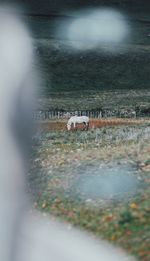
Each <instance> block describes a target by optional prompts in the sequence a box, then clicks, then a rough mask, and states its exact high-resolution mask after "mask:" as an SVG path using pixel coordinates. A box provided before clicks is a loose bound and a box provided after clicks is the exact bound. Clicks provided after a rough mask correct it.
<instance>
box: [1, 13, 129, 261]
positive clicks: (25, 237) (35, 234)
mask: <svg viewBox="0 0 150 261" xmlns="http://www.w3.org/2000/svg"><path fill="white" fill-rule="evenodd" d="M33 56H34V55H33V47H32V41H31V37H30V35H29V33H28V31H27V29H26V28H25V26H24V24H23V23H22V21H21V20H20V19H19V18H18V17H17V16H15V15H14V14H12V13H11V11H10V10H9V9H7V11H4V9H1V10H0V57H1V59H0V109H1V113H0V120H1V127H0V144H1V146H0V260H1V261H38V260H39V261H41V260H43V261H50V260H53V261H80V260H82V261H83V260H86V261H100V260H105V261H109V260H110V261H113V260H114V261H117V260H118V261H120V260H122V261H123V260H133V259H132V258H128V257H126V256H125V255H124V254H123V253H122V251H120V250H118V249H115V248H113V247H111V246H109V245H108V244H107V243H104V242H102V241H96V240H92V239H90V238H89V236H87V235H86V234H84V233H82V232H79V231H76V230H74V229H71V230H69V229H68V227H67V226H65V225H63V224H59V223H55V222H52V221H50V219H49V218H44V217H43V216H42V214H39V213H37V212H34V211H29V209H30V208H29V207H27V196H26V195H25V179H26V168H25V166H26V164H25V163H26V161H27V158H26V157H25V155H27V154H25V153H24V150H25V149H26V143H27V141H28V140H27V139H28V138H29V137H30V136H31V135H32V134H31V132H30V131H31V129H30V125H31V124H30V122H29V119H30V117H28V116H31V115H32V98H31V97H32V91H33V89H34V77H33V75H34V70H33V64H32V63H33V60H34V59H33ZM27 133H28V135H27ZM23 141H24V142H23Z"/></svg>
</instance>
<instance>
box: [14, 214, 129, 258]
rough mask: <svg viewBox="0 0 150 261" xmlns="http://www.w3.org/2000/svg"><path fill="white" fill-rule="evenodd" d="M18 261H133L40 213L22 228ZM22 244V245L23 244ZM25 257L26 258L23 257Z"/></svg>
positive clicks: (29, 218)
mask: <svg viewBox="0 0 150 261" xmlns="http://www.w3.org/2000/svg"><path fill="white" fill-rule="evenodd" d="M21 237H22V238H23V239H24V240H23V244H22V247H21V248H20V247H19V250H20V252H19V256H18V261H20V260H22V261H33V260H36V261H41V260H44V261H49V260H53V261H54V260H55V261H83V260H86V261H100V260H103V261H120V260H121V261H127V260H128V261H133V260H134V258H131V257H127V256H126V255H125V254H124V253H123V252H122V251H121V250H119V249H118V248H115V247H112V246H111V245H110V244H108V243H106V242H103V241H101V240H96V239H94V238H92V236H91V235H89V234H88V233H85V232H84V233H83V232H81V231H79V230H75V229H73V228H71V229H70V227H69V226H67V225H64V224H63V225H62V224H60V223H58V222H57V223H56V222H54V221H50V219H48V218H46V217H42V216H41V215H39V214H37V213H33V214H31V215H28V217H27V218H25V222H24V223H23V226H22V231H21ZM21 242H22V241H21ZM22 255H23V256H22Z"/></svg>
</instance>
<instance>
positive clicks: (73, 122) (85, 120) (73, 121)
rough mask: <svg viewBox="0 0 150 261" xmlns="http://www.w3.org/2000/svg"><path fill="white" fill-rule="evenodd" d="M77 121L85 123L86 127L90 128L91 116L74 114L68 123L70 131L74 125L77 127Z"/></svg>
mask: <svg viewBox="0 0 150 261" xmlns="http://www.w3.org/2000/svg"><path fill="white" fill-rule="evenodd" d="M77 123H83V124H84V126H85V129H86V130H88V127H89V117H87V116H72V117H71V118H70V119H69V120H68V123H67V129H68V131H69V130H71V126H72V125H73V128H74V129H75V128H76V124H77Z"/></svg>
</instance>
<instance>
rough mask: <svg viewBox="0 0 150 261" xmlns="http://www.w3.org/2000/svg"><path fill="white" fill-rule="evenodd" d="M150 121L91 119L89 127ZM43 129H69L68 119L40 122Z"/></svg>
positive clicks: (79, 126)
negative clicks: (67, 125) (67, 126)
mask: <svg viewBox="0 0 150 261" xmlns="http://www.w3.org/2000/svg"><path fill="white" fill-rule="evenodd" d="M146 122H147V123H150V120H148V119H145V120H140V119H119V118H115V119H90V124H89V128H90V129H96V128H102V127H105V126H117V125H129V124H131V125H132V124H133V125H135V124H143V123H146ZM39 124H41V126H42V129H43V130H44V131H52V130H58V131H65V130H67V128H66V124H67V120H49V121H43V122H40V123H39ZM83 127H84V126H83V125H82V124H78V125H77V129H83Z"/></svg>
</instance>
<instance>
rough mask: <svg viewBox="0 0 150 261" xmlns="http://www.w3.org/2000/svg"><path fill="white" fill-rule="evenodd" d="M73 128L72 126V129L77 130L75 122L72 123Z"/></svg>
mask: <svg viewBox="0 0 150 261" xmlns="http://www.w3.org/2000/svg"><path fill="white" fill-rule="evenodd" d="M73 128H74V130H77V128H76V123H75V122H74V123H73Z"/></svg>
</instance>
